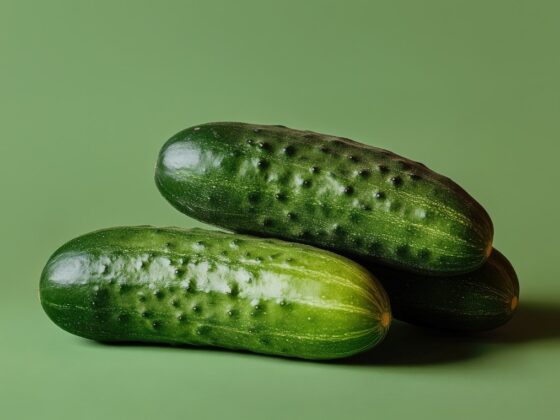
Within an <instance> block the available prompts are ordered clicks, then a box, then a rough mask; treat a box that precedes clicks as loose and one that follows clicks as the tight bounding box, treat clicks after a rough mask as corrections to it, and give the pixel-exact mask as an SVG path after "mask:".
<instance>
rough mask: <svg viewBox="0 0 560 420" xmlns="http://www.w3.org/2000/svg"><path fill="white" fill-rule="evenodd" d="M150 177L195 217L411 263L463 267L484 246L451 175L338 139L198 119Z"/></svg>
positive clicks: (484, 223) (426, 267)
mask: <svg viewBox="0 0 560 420" xmlns="http://www.w3.org/2000/svg"><path fill="white" fill-rule="evenodd" d="M155 180H156V184H157V186H158V188H159V190H160V192H161V194H162V195H163V196H164V197H165V198H166V199H167V200H168V201H169V202H170V203H171V204H172V205H173V206H174V207H175V208H177V209H178V210H179V211H181V212H183V213H185V214H187V215H189V216H192V217H194V218H196V219H198V220H201V221H203V222H207V223H210V224H213V225H217V226H221V227H223V228H226V229H228V230H233V231H236V232H240V233H249V234H253V235H260V236H269V237H277V238H281V239H286V240H290V241H295V242H302V243H307V244H311V245H314V246H317V247H320V248H325V249H329V250H332V251H335V252H337V253H340V254H343V255H346V256H349V257H362V258H364V257H365V258H368V259H369V260H370V261H377V262H382V263H384V264H388V265H392V266H396V267H400V268H401V269H405V270H409V271H415V272H423V273H432V274H438V273H439V274H442V275H445V274H453V273H462V272H467V271H471V270H474V269H476V268H478V267H479V266H481V265H482V264H483V262H484V261H485V260H486V258H487V257H488V255H489V253H490V251H491V249H492V237H493V227H492V222H491V220H490V217H489V216H488V214H487V213H486V211H485V210H484V209H483V208H482V207H481V206H480V204H478V203H477V202H476V201H475V200H474V199H473V198H472V197H471V196H470V195H468V194H467V193H466V192H465V191H464V190H463V189H462V188H461V187H459V186H458V185H457V184H455V183H454V182H453V181H451V180H450V179H449V178H446V177H444V176H441V175H438V174H437V173H435V172H433V171H431V170H429V169H428V168H426V167H425V166H424V165H422V164H420V163H417V162H413V161H411V160H409V159H405V158H403V157H401V156H398V155H396V154H393V153H391V152H389V151H386V150H382V149H378V148H374V147H370V146H367V145H364V144H360V143H357V142H353V141H351V140H348V139H345V138H341V137H334V136H329V135H324V134H318V133H314V132H310V131H298V130H292V129H289V128H286V127H283V126H263V125H252V124H243V123H233V122H231V123H230V122H227V123H209V124H204V125H199V126H196V127H191V128H188V129H186V130H183V131H181V132H180V133H178V134H176V135H175V136H173V137H172V138H171V139H170V140H169V141H167V143H165V145H164V146H163V148H162V149H161V151H160V154H159V157H158V160H157V165H156V171H155Z"/></svg>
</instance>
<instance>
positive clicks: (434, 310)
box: [368, 250, 519, 331]
mask: <svg viewBox="0 0 560 420" xmlns="http://www.w3.org/2000/svg"><path fill="white" fill-rule="evenodd" d="M368 268H369V269H370V270H371V271H372V272H373V273H374V274H375V275H376V276H377V278H378V279H379V280H380V281H381V283H382V284H383V286H384V287H385V290H386V291H387V293H388V294H389V298H390V300H391V306H392V309H393V314H394V316H395V318H397V319H400V320H402V321H406V322H410V323H412V324H418V325H425V326H429V327H435V328H442V329H451V330H461V331H482V330H489V329H492V328H496V327H498V326H500V325H502V324H504V323H506V322H507V321H508V320H509V319H510V318H511V317H512V315H513V313H514V312H515V310H516V309H517V305H518V303H519V283H518V280H517V275H516V274H515V270H514V269H513V267H512V265H511V264H510V262H509V261H508V260H507V258H506V257H504V256H503V255H502V254H501V253H500V252H498V251H497V250H494V251H493V252H492V254H491V255H490V258H488V260H487V261H486V263H485V264H484V265H483V266H482V267H481V268H479V269H478V270H476V271H473V272H471V273H468V274H462V275H459V276H454V277H429V276H425V275H424V276H422V275H416V274H411V273H404V272H402V271H397V270H393V269H390V268H387V267H381V266H379V267H374V266H369V267H368Z"/></svg>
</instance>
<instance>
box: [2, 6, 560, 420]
mask: <svg viewBox="0 0 560 420" xmlns="http://www.w3.org/2000/svg"><path fill="white" fill-rule="evenodd" d="M559 21H560V6H559V3H558V2H555V1H550V2H544V1H503V2H498V1H450V0H447V1H408V2H405V1H379V2H366V1H363V2H361V1H338V2H327V1H324V2H311V1H286V0H283V1H275V2H267V1H252V2H250V1H222V2H215V1H199V2H188V1H129V2H124V1H91V2H90V1H34V2H29V1H22V0H17V1H6V0H0V156H1V159H2V162H1V165H0V171H1V172H0V175H1V176H0V183H1V184H0V188H1V193H2V195H1V197H2V206H1V210H0V212H1V218H0V223H1V226H0V228H1V229H0V232H1V235H0V238H1V239H0V241H1V249H0V251H1V252H0V255H1V261H2V276H1V277H0V282H1V284H2V289H1V293H0V313H1V316H0V417H2V418H6V419H20V418H22V419H37V418H41V419H63V418H73V419H126V418H134V419H143V418H162V419H163V418H165V419H173V418H185V419H204V418H224V419H237V418H243V419H252V418H255V419H256V418H259V419H276V418H291V419H300V418H301V419H310V418H320V419H330V418H333V419H334V418H351V419H361V418H407V417H410V418H415V419H424V418H425V419H437V418H445V419H449V418H465V419H472V418H479V419H481V418H494V419H496V418H500V419H501V418H507V419H513V418H527V417H530V418H538V419H544V418H559V417H558V416H559V415H560V413H559V408H558V407H559V405H558V397H557V394H558V388H559V385H560V382H559V380H558V376H559V375H560V364H559V363H558V362H559V358H558V356H559V355H560V282H559V280H558V277H559V275H560V264H558V250H559V249H558V248H559V247H558V241H557V239H558V237H559V234H560V231H559V228H558V215H559V214H560V199H559V198H558V181H560V176H559V170H558V162H559V156H558V153H559V152H560V146H559V141H560V136H559V134H560V118H559V115H560V50H559V41H560V25H559V23H558V22H559ZM219 120H238V121H246V122H256V123H265V124H266V123H270V124H285V125H287V126H290V127H294V128H302V129H310V130H315V131H319V132H326V133H331V134H338V135H342V136H346V137H350V138H354V139H356V140H360V141H363V142H367V143H370V144H375V145H378V146H381V147H385V148H388V149H391V150H393V151H395V152H397V153H399V154H403V155H405V156H407V157H411V158H413V159H416V160H420V161H422V162H424V163H426V164H428V165H429V166H430V167H431V168H432V169H435V170H437V171H438V172H443V173H445V174H446V175H448V176H450V177H452V178H453V179H455V180H456V181H457V182H459V183H460V184H461V185H462V186H463V187H465V188H466V189H467V190H468V191H469V192H470V193H471V194H472V195H474V196H475V197H476V198H477V199H478V200H479V201H480V202H481V203H482V204H483V205H484V206H485V207H486V208H487V210H488V211H489V213H490V214H491V215H492V217H493V220H494V224H495V231H496V236H495V244H496V247H497V248H498V249H500V250H502V251H503V252H504V253H505V254H506V255H507V256H508V257H509V258H510V259H511V261H512V263H513V264H514V266H515V267H516V269H517V271H518V274H519V278H520V281H521V288H522V292H521V307H520V310H519V313H518V315H517V316H516V318H515V319H514V320H513V321H512V322H511V323H510V324H509V325H507V326H506V327H503V328H501V329H499V330H497V331H495V332H492V333H485V334H481V335H475V336H470V337H460V336H453V335H445V334H440V333H434V332H429V331H425V330H421V329H417V328H412V327H409V326H406V325H404V324H398V323H395V324H394V326H393V328H392V330H391V332H390V335H389V337H388V338H387V340H386V342H384V343H383V344H382V345H381V346H380V347H378V348H377V349H374V350H373V351H372V352H370V353H368V354H366V355H364V356H362V357H359V358H357V359H353V360H350V361H345V362H337V363H310V362H301V361H294V360H284V359H279V358H272V357H265V356H257V355H249V354H239V353H232V352H224V351H216V350H201V349H192V350H191V349H173V348H161V347H146V346H144V347H134V346H107V345H100V344H96V343H94V342H90V341H87V340H84V339H80V338H77V337H74V336H71V335H69V334H67V333H65V332H64V331H62V330H60V329H58V328H57V327H56V326H55V325H54V324H53V323H51V322H50V321H49V320H48V319H47V317H46V316H45V315H44V313H43V312H42V309H41V307H40V305H39V301H38V296H37V286H38V280H39V274H40V271H41V269H42V266H43V264H44V263H45V262H46V260H47V258H48V257H49V255H50V254H51V253H52V252H53V251H54V250H55V249H56V248H57V247H58V246H60V245H61V244H62V243H64V242H65V241H67V240H69V239H71V238H72V237H75V236H77V235H79V234H82V233H85V232H88V231H92V230H95V229H99V228H103V227H108V226H115V225H129V224H154V225H178V226H194V225H197V223H196V222H194V221H193V220H190V219H188V218H186V217H184V216H182V215H181V214H179V213H178V212H177V211H175V210H174V209H172V208H171V206H169V205H168V204H167V203H166V202H165V201H164V200H163V199H162V198H161V197H160V196H159V194H158V192H157V190H156V187H155V185H154V182H153V167H154V163H155V158H156V155H157V152H158V149H159V148H160V146H161V145H162V144H163V142H164V141H165V140H166V139H167V138H168V137H169V136H171V135H172V134H174V133H175V132H176V131H179V130H180V129H182V128H184V127H187V126H191V125H195V124H199V123H202V122H208V121H219Z"/></svg>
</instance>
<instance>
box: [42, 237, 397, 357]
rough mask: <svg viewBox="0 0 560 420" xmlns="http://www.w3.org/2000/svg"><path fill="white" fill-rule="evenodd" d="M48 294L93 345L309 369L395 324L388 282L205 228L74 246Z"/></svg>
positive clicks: (323, 258)
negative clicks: (183, 348) (185, 347)
mask: <svg viewBox="0 0 560 420" xmlns="http://www.w3.org/2000/svg"><path fill="white" fill-rule="evenodd" d="M40 296H41V303H42V305H43V308H44V310H45V311H46V313H47V314H48V316H49V317H50V318H51V319H52V320H53V321H54V322H55V323H56V324H57V325H59V326H60V327H61V328H63V329H65V330H67V331H69V332H71V333H73V334H77V335H79V336H82V337H87V338H91V339H94V340H100V341H140V342H159V343H170V344H192V345H203V346H219V347H225V348H229V349H242V350H249V351H253V352H259V353H268V354H273V355H281V356H289V357H300V358H307V359H330V358H339V357H345V356H350V355H352V354H354V353H357V352H361V351H364V350H366V349H368V348H370V347H372V346H374V345H375V344H376V343H378V342H379V341H380V340H381V339H382V338H383V337H384V335H385V334H386V331H387V329H388V327H389V324H390V320H391V315H390V308H389V303H388V300H387V296H386V294H385V292H384V290H383V289H382V288H381V286H380V285H379V283H378V282H377V281H376V280H375V278H374V277H373V276H372V275H371V274H370V273H369V272H368V271H366V270H365V269H364V268H362V267H361V266H360V265H358V264H356V263H354V262H352V261H350V260H348V259H346V258H344V257H340V256H338V255H335V254H333V253H331V252H328V251H323V250H320V249H316V248H313V247H310V246H306V245H301V244H293V243H288V242H283V241H280V240H276V239H260V238H254V237H248V236H243V235H235V234H229V233H223V232H217V231H209V230H202V229H191V230H182V229H178V228H153V227H147V226H139V227H121V228H112V229H107V230H100V231H97V232H93V233H89V234H86V235H84V236H81V237H78V238H76V239H73V240H71V241H70V242H68V243H66V244H65V245H63V246H62V247H61V248H60V249H58V250H57V251H56V252H55V253H54V255H53V256H52V257H51V258H50V259H49V261H48V263H47V264H46V266H45V268H44V270H43V273H42V276H41V283H40Z"/></svg>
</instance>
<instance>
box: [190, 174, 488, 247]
mask: <svg viewBox="0 0 560 420" xmlns="http://www.w3.org/2000/svg"><path fill="white" fill-rule="evenodd" d="M189 177H192V178H199V179H200V180H204V181H205V182H207V179H206V178H204V177H202V176H200V177H198V176H196V175H192V174H189ZM224 183H225V184H228V186H229V187H230V188H233V187H235V188H236V189H238V190H239V189H244V190H247V191H249V190H250V189H251V187H249V186H245V185H238V184H237V183H235V182H231V179H227V180H224ZM224 183H222V184H221V185H220V186H223V184H224ZM214 185H216V184H209V187H210V188H211V187H212V186H214ZM393 193H399V191H398V190H397V191H394V192H393ZM407 194H408V193H407ZM408 195H409V196H411V197H413V198H414V199H416V197H417V196H412V195H411V194H408ZM295 202H299V200H295ZM307 202H309V200H307ZM314 202H315V203H316V204H318V203H319V202H317V201H316V200H315V201H314ZM432 203H434V204H435V203H436V202H435V201H433V202H432ZM184 205H185V207H187V208H188V209H189V210H190V211H192V212H193V213H198V212H196V211H195V210H196V209H199V210H203V211H205V212H208V211H212V212H218V213H219V214H220V215H228V216H234V217H236V218H237V217H238V216H245V214H243V213H241V212H240V213H237V212H226V211H223V209H219V210H217V209H214V208H210V207H202V206H191V205H188V204H187V203H184ZM334 207H336V206H334ZM440 207H444V206H443V205H439V204H438V208H440ZM336 208H339V209H340V208H343V207H336ZM432 210H433V209H432ZM378 214H379V212H372V213H368V214H367V215H366V217H369V218H371V219H372V220H374V221H375V220H382V221H385V220H386V219H391V220H393V221H394V222H393V223H395V224H397V225H401V226H404V225H406V226H410V225H412V226H415V227H417V228H419V230H423V231H425V232H432V233H433V234H434V236H436V237H442V238H450V239H451V240H452V241H453V242H456V243H462V244H464V245H466V246H468V247H470V248H473V249H476V250H485V249H486V247H479V246H476V245H473V244H472V243H470V242H469V241H467V240H465V239H462V238H459V237H457V236H456V235H452V234H450V233H448V232H444V231H440V230H438V229H434V228H432V227H429V226H426V225H424V224H419V223H414V222H413V221H412V220H410V219H406V220H403V219H402V217H399V216H398V215H394V214H392V213H390V212H383V215H379V216H378ZM458 215H460V213H456V212H454V216H452V215H451V214H449V216H451V217H452V219H453V220H456V221H460V223H461V224H462V225H464V226H468V227H473V226H474V225H473V224H472V223H468V219H467V218H465V217H463V216H462V215H461V217H457V216H458ZM465 220H466V221H467V222H464V221H465ZM475 229H477V228H475ZM477 234H478V236H479V237H480V238H481V239H484V237H483V236H481V233H480V231H479V230H477ZM375 237H382V238H386V239H388V240H391V241H394V240H395V239H399V238H400V236H392V235H381V234H378V235H376V236H375ZM444 255H447V256H458V255H457V254H449V253H447V254H444Z"/></svg>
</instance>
